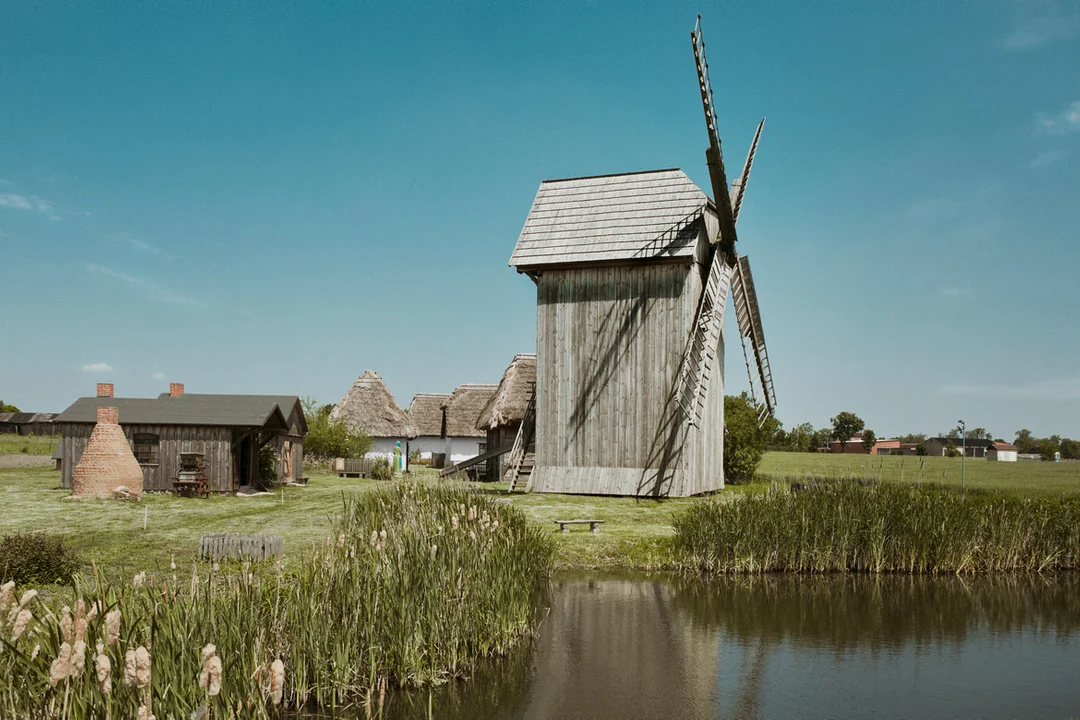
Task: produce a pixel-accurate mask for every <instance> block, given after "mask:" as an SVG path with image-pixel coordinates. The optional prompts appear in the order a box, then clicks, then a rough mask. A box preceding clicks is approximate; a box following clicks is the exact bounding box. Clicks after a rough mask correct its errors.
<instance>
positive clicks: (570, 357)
mask: <svg viewBox="0 0 1080 720" xmlns="http://www.w3.org/2000/svg"><path fill="white" fill-rule="evenodd" d="M701 286H702V285H701V273H700V268H699V266H698V265H697V264H684V263H636V264H633V265H623V266H609V267H584V266H583V267H574V268H569V269H560V270H548V271H545V272H544V273H543V274H542V275H541V276H540V280H539V282H538V285H537V321H536V324H537V356H538V358H537V388H536V390H537V441H536V442H537V446H536V467H537V471H536V476H535V479H534V483H533V488H534V489H535V490H538V491H541V492H572V493H589V494H619V495H626V494H630V495H639V494H648V495H651V494H660V495H690V494H696V493H700V492H705V491H707V490H711V489H716V488H718V487H720V486H721V485H720V483H722V479H721V475H722V473H721V472H720V471H719V468H720V467H722V463H721V464H719V465H718V464H717V462H718V459H720V458H722V444H723V442H722V438H723V434H722V433H723V430H722V421H723V420H722V419H723V385H722V381H721V380H720V378H721V377H722V370H721V369H720V368H717V369H716V370H714V372H713V374H712V378H713V379H714V381H715V385H714V383H711V386H713V385H714V387H718V389H716V390H715V391H714V389H713V387H711V388H710V393H709V402H708V407H707V409H706V415H707V418H706V420H707V422H703V423H702V429H701V430H700V431H699V430H693V431H689V430H688V427H687V424H686V422H685V420H684V419H683V418H682V417H681V414H680V413H679V411H678V409H677V404H676V403H675V402H674V397H673V396H672V392H673V389H674V387H675V381H676V378H677V376H678V371H679V367H680V363H681V361H682V356H683V353H684V352H685V348H686V343H687V340H688V338H689V333H690V328H691V326H692V325H693V319H694V315H695V313H696V310H697V303H698V299H699V297H700V294H701ZM721 343H722V341H721ZM714 396H715V397H714ZM716 398H719V408H720V416H719V417H720V426H719V430H717V428H716V423H715V417H716V416H715V410H716ZM705 428H710V429H709V431H708V432H705ZM717 432H719V437H720V446H721V447H720V450H719V453H718V451H717V450H716V448H715V447H714V445H715V444H716V437H717ZM706 441H707V443H708V447H706ZM661 472H662V475H660V473H661Z"/></svg>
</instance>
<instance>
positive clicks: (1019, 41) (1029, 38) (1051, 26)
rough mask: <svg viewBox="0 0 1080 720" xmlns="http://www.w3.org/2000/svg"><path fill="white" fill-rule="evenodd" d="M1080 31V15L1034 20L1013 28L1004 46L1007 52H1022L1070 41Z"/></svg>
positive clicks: (1006, 37) (1004, 41) (1003, 43)
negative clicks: (1059, 41)
mask: <svg viewBox="0 0 1080 720" xmlns="http://www.w3.org/2000/svg"><path fill="white" fill-rule="evenodd" d="M1078 31H1080V15H1077V16H1073V17H1065V18H1062V17H1042V18H1033V19H1031V20H1028V21H1027V22H1025V23H1023V24H1022V25H1018V26H1017V27H1015V28H1013V30H1012V31H1011V32H1010V33H1009V34H1008V35H1006V36H1005V39H1004V40H1003V41H1002V45H1004V46H1005V49H1006V50H1012V51H1014V52H1022V51H1024V50H1034V49H1035V48H1040V47H1043V46H1044V45H1049V44H1050V43H1052V42H1057V41H1058V40H1068V39H1069V38H1071V37H1074V36H1075V35H1077V33H1078Z"/></svg>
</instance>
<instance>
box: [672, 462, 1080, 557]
mask: <svg viewBox="0 0 1080 720" xmlns="http://www.w3.org/2000/svg"><path fill="white" fill-rule="evenodd" d="M674 526H675V540H674V553H675V556H676V558H677V560H678V562H679V563H680V564H681V565H682V566H683V567H685V568H688V569H691V570H694V571H697V572H701V573H761V572H774V571H789V572H805V573H820V572H837V571H851V572H879V573H881V572H896V573H988V572H1004V571H1022V572H1044V571H1049V570H1059V569H1076V568H1080V498H1078V497H1076V496H1070V497H1062V498H1058V499H1053V498H1045V499H1044V498H1040V499H1031V498H1025V499H1020V498H1015V497H1011V496H996V495H989V494H972V493H968V495H967V497H966V499H965V498H964V497H963V496H961V494H960V493H958V492H956V491H953V490H944V489H941V488H935V487H927V486H922V487H905V486H899V485H880V484H861V483H859V482H855V481H843V482H832V483H826V482H818V483H816V484H811V485H810V487H808V488H807V489H803V490H801V491H799V492H797V493H789V492H786V491H780V492H770V493H764V494H760V495H752V496H747V497H745V498H743V499H741V500H736V501H734V502H723V501H719V500H710V501H706V502H702V503H697V504H695V505H692V506H690V507H688V508H687V509H685V510H683V511H682V512H680V513H677V514H676V516H675V518H674Z"/></svg>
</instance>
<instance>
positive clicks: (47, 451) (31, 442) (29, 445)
mask: <svg viewBox="0 0 1080 720" xmlns="http://www.w3.org/2000/svg"><path fill="white" fill-rule="evenodd" d="M59 441H60V438H59V436H48V435H45V436H42V437H34V436H33V435H28V436H26V437H23V436H22V435H13V434H10V433H4V434H2V435H0V455H18V454H23V455H52V454H53V450H55V449H56V443H58V442H59Z"/></svg>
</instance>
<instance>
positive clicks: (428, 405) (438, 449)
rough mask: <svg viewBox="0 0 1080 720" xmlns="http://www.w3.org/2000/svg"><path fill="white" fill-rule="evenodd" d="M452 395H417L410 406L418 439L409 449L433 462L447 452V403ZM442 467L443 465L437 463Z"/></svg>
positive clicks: (410, 444)
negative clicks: (436, 457)
mask: <svg viewBox="0 0 1080 720" xmlns="http://www.w3.org/2000/svg"><path fill="white" fill-rule="evenodd" d="M449 399H450V393H417V394H415V395H413V399H412V404H411V405H409V422H410V423H411V424H412V426H413V430H415V431H416V438H415V439H414V440H413V441H412V442H410V443H409V448H410V449H411V450H414V451H419V452H420V457H421V458H423V459H425V460H431V459H432V455H435V456H438V455H440V454H442V453H444V452H446V449H445V446H446V410H445V405H446V401H447V400H449ZM437 465H438V466H439V467H442V464H441V463H437Z"/></svg>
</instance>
